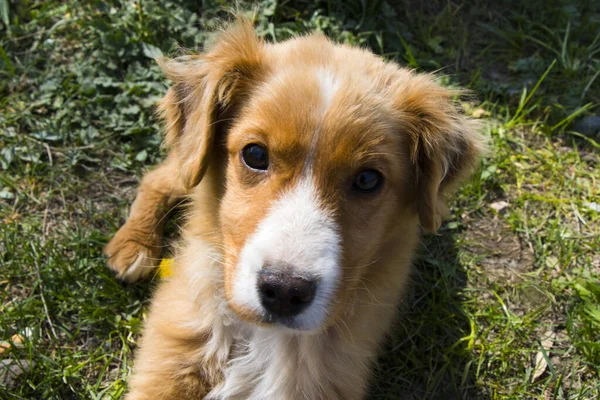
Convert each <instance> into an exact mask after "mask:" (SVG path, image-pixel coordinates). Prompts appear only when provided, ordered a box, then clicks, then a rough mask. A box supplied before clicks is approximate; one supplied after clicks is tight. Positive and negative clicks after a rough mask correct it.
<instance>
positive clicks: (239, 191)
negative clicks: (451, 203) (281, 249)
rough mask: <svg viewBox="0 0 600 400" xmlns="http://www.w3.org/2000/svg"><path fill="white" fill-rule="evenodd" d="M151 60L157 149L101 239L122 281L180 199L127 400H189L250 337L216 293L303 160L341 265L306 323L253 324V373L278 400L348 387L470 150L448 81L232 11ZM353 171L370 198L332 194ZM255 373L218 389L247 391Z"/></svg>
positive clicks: (366, 362)
mask: <svg viewBox="0 0 600 400" xmlns="http://www.w3.org/2000/svg"><path fill="white" fill-rule="evenodd" d="M160 63H161V66H162V68H163V70H164V71H165V73H166V75H167V76H168V77H169V78H170V79H171V80H172V81H173V86H172V88H171V89H169V91H168V93H167V95H166V96H165V97H164V98H163V100H162V101H161V103H160V106H159V109H160V113H161V116H162V118H163V119H164V121H165V124H166V138H165V144H166V146H167V147H168V148H169V150H170V153H169V157H168V158H167V160H166V161H165V162H164V163H163V164H162V165H161V166H159V167H158V168H157V169H156V170H154V171H153V172H150V173H149V174H148V175H147V176H146V177H145V178H144V179H143V180H142V183H141V187H140V190H139V194H138V197H137V199H136V201H135V202H134V204H133V206H132V210H131V216H130V218H129V219H128V221H127V223H126V224H125V225H124V226H123V227H122V228H121V229H120V230H119V232H118V233H117V234H116V235H115V237H114V238H113V240H112V241H111V242H110V243H109V245H108V246H107V247H106V252H107V253H108V254H109V255H110V258H109V265H110V266H111V268H113V269H114V270H115V271H117V273H118V274H119V275H120V276H122V277H125V278H126V279H127V278H129V279H131V280H135V279H137V278H139V277H140V276H143V275H145V274H146V273H147V271H149V270H150V268H147V269H143V270H141V271H143V272H136V273H131V274H128V272H127V271H128V269H129V268H130V266H131V265H132V264H133V263H134V260H135V258H136V256H137V254H138V253H139V252H140V250H142V251H145V252H146V253H148V254H149V255H150V257H147V258H148V260H147V262H148V264H149V266H153V265H155V263H152V262H151V260H152V259H155V258H158V256H159V251H158V249H159V248H160V245H161V243H162V241H161V236H162V235H161V233H162V232H161V229H162V220H163V218H164V215H165V212H166V210H167V209H168V208H169V207H171V206H172V205H173V204H175V201H176V200H177V199H178V198H181V197H183V196H189V197H190V199H191V209H190V212H189V215H188V218H187V223H186V225H185V227H184V229H183V240H182V242H183V245H182V247H181V250H180V251H179V253H178V254H177V267H176V271H175V275H174V276H173V277H172V278H170V279H167V280H165V281H164V282H162V283H161V285H160V287H159V289H158V292H157V293H156V295H155V296H154V300H153V304H152V307H151V310H150V313H149V316H148V320H147V322H146V330H145V332H144V335H143V338H142V341H141V344H140V348H139V349H138V351H137V355H136V362H135V370H134V374H133V376H132V378H131V381H130V392H129V394H128V399H149V398H160V399H187V398H190V399H192V398H204V396H206V395H207V393H209V392H210V391H211V390H213V389H215V388H217V387H220V386H219V385H223V384H225V382H224V379H225V371H226V369H227V368H228V365H229V364H228V363H231V362H235V361H236V359H237V358H238V357H241V356H242V355H243V354H245V353H244V350H243V349H244V340H251V339H248V337H249V336H248V334H247V333H244V332H247V330H248V329H258V328H252V327H256V326H259V325H261V323H260V319H259V316H257V315H254V312H253V311H252V310H247V309H245V308H244V307H243V306H241V305H238V304H236V303H235V302H234V301H233V299H232V290H233V285H232V281H233V279H235V274H236V264H237V259H238V256H239V252H240V250H241V248H242V247H243V246H244V244H245V243H246V240H247V238H248V237H249V236H250V235H251V234H252V233H253V232H254V231H255V230H256V227H257V225H258V224H259V223H260V221H261V220H262V219H263V218H264V217H265V215H266V213H267V212H268V209H269V204H270V203H271V202H273V201H274V200H276V199H278V198H279V196H281V195H282V193H284V192H285V191H286V190H287V189H288V188H291V187H294V185H295V184H296V183H297V182H298V181H299V180H300V179H301V177H302V176H303V174H305V173H306V169H305V167H306V166H307V165H309V164H310V167H311V171H312V174H313V177H314V180H315V185H316V187H317V188H318V190H319V195H320V198H321V201H322V203H323V204H322V207H323V208H324V209H326V210H328V211H330V212H331V214H332V215H334V219H335V221H336V223H337V225H338V226H339V227H340V231H341V236H342V241H343V249H342V250H343V257H342V265H341V268H342V277H341V278H340V282H339V285H338V287H337V289H336V292H335V295H334V302H333V304H332V305H331V307H330V309H329V311H328V316H327V319H326V321H325V323H323V326H322V327H321V329H320V330H319V333H314V334H311V335H307V334H290V333H281V334H279V333H277V332H276V328H270V329H273V331H269V330H268V329H269V328H267V331H265V332H275V333H273V335H280V336H269V337H272V338H275V339H273V340H274V341H275V340H277V343H278V344H275V342H274V344H273V346H274V347H273V348H277V349H279V350H278V351H277V353H275V354H273V355H271V357H272V358H273V361H272V362H273V363H278V365H280V367H279V371H280V373H279V374H278V375H277V377H273V378H270V377H268V376H266V375H265V376H262V377H259V378H260V379H262V380H263V381H264V380H265V379H266V380H268V382H266V383H264V382H263V384H265V385H270V387H271V388H272V389H273V390H275V388H276V390H277V396H276V397H274V398H279V399H288V400H292V399H328V400H329V399H360V398H362V396H363V394H364V392H365V387H366V383H367V380H368V377H369V369H370V365H371V363H372V362H373V359H374V357H375V355H376V351H377V348H378V346H379V345H380V343H381V340H382V338H383V337H384V335H385V334H386V332H387V331H388V329H389V326H390V323H391V321H392V319H393V317H394V313H395V308H396V305H397V304H398V302H399V300H400V298H401V296H402V293H403V288H404V284H405V283H406V281H407V279H408V275H409V271H410V262H411V257H412V254H413V251H414V248H415V246H416V244H417V241H418V234H419V223H420V225H421V226H422V227H423V228H424V229H426V230H429V231H436V230H437V228H438V227H439V225H440V223H441V218H442V216H443V213H444V202H443V196H444V194H445V193H447V191H448V190H449V189H450V188H451V187H453V186H454V185H455V184H456V183H457V182H458V181H460V179H461V178H463V177H464V176H465V175H466V174H468V172H469V171H470V170H471V169H472V168H473V166H474V165H475V163H476V161H477V158H478V156H479V153H480V151H481V147H482V146H481V140H480V137H479V135H478V134H477V133H476V130H475V126H474V125H473V123H472V122H471V121H469V120H468V119H467V118H465V117H464V116H462V115H460V114H459V113H458V112H457V110H456V109H455V105H454V103H453V97H454V96H455V94H456V93H454V92H452V91H450V90H448V89H445V88H442V87H441V86H439V85H438V84H437V83H436V82H435V81H434V79H433V77H432V76H430V75H419V74H415V73H414V72H412V71H408V70H405V69H402V68H400V67H398V66H397V65H395V64H391V63H386V62H384V61H382V60H381V59H379V58H378V57H376V56H374V55H373V54H371V53H369V52H367V51H365V50H361V49H356V48H351V47H346V46H338V45H334V44H332V43H331V42H330V41H328V40H327V39H326V38H324V37H322V36H319V35H312V36H308V37H303V38H297V39H293V40H290V41H288V42H284V43H282V44H275V45H271V44H265V43H263V42H261V41H260V40H258V39H257V38H256V36H255V34H254V32H253V29H252V27H251V25H250V24H249V23H248V22H246V21H238V22H237V23H236V24H234V25H233V26H232V27H231V28H229V29H228V30H227V31H225V32H224V33H223V34H222V35H221V37H220V38H219V40H218V42H217V44H216V45H215V46H214V47H213V48H212V49H211V50H209V51H208V52H206V53H204V54H201V55H198V56H189V57H186V58H184V59H176V60H162V61H161V62H160ZM323 68H325V69H327V70H329V71H332V73H333V74H335V77H336V79H337V80H338V86H339V88H338V94H337V97H336V99H337V100H336V101H334V102H332V103H331V106H330V107H328V108H327V109H321V108H320V107H319V106H318V104H319V102H320V101H321V95H322V93H321V88H320V87H319V84H318V81H317V80H315V71H318V70H319V69H323ZM250 143H259V144H262V145H264V146H265V147H266V148H268V150H269V157H270V161H271V165H270V167H269V168H270V169H269V173H268V174H256V173H255V172H252V171H249V170H248V169H247V168H246V167H245V166H244V165H243V163H242V162H241V159H240V151H241V150H242V149H243V148H244V147H245V146H246V145H247V144H250ZM365 167H368V168H376V169H378V170H380V171H381V172H382V173H383V175H384V176H385V182H384V186H383V188H382V190H381V191H380V192H379V193H377V194H376V195H373V196H365V195H361V194H357V193H353V192H351V191H349V190H348V188H349V187H350V185H351V178H352V176H353V174H354V173H355V172H356V171H358V170H360V169H361V168H365ZM134 269H136V270H138V271H140V269H139V268H134ZM268 334H269V335H270V334H271V333H268ZM286 335H287V336H286ZM248 373H249V374H250V373H254V372H251V371H249V372H248ZM249 376H250V375H249ZM259 378H256V377H254V378H253V379H251V378H248V380H247V382H246V384H247V386H248V387H241V388H237V389H235V390H233V389H232V391H230V392H227V393H230V397H228V398H232V399H234V398H235V399H237V398H240V399H242V398H249V397H251V396H257V394H256V393H257V392H253V390H254V389H253V388H252V385H254V384H258V383H257V379H259ZM260 379H259V380H260ZM242 386H243V385H242ZM236 390H237V391H236ZM256 390H260V393H263V395H264V396H266V397H268V395H267V394H268V393H269V391H268V390H267V389H264V388H258V389H256ZM231 393H233V394H231ZM253 393H254V394H253ZM253 398H254V397H253Z"/></svg>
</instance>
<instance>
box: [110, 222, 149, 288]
mask: <svg viewBox="0 0 600 400" xmlns="http://www.w3.org/2000/svg"><path fill="white" fill-rule="evenodd" d="M160 248H161V243H160V239H158V238H157V237H156V236H155V235H153V234H140V232H136V231H135V230H132V229H130V228H129V227H128V225H127V224H125V225H124V226H122V227H121V229H119V231H118V232H117V233H116V234H115V236H114V237H113V238H112V240H111V241H110V242H109V243H108V244H107V245H106V247H105V248H104V254H105V255H106V256H107V257H108V260H107V264H108V267H109V268H110V269H112V270H113V271H115V273H116V274H117V278H119V279H122V280H125V281H127V282H130V283H133V282H136V281H138V280H140V279H143V278H145V277H147V276H148V275H149V274H150V273H151V272H152V271H153V270H154V268H156V266H158V264H159V262H160Z"/></svg>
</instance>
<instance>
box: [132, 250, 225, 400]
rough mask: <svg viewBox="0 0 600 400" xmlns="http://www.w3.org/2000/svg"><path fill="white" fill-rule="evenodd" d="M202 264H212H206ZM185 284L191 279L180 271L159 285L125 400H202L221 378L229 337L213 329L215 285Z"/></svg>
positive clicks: (205, 281)
mask: <svg viewBox="0 0 600 400" xmlns="http://www.w3.org/2000/svg"><path fill="white" fill-rule="evenodd" d="M206 266H207V268H210V267H211V266H212V263H211V261H210V260H208V261H207V263H206ZM196 267H198V265H196ZM199 269H200V270H202V267H199ZM178 271H179V272H181V270H178ZM194 271H195V272H196V273H197V272H198V270H197V269H195V270H194ZM190 282H194V280H193V278H190V276H189V275H186V274H184V273H181V274H180V275H178V274H175V275H173V276H171V277H170V278H168V279H165V280H162V281H161V283H160V286H159V287H158V290H157V291H156V293H155V297H154V300H153V302H152V306H151V307H150V310H149V312H148V319H147V320H146V324H145V325H146V327H145V329H144V334H143V335H142V338H141V340H140V342H139V345H138V348H137V349H136V352H135V361H134V368H133V374H132V375H131V376H130V379H129V382H128V386H129V391H128V394H127V396H126V400H146V399H164V400H191V399H204V398H205V396H206V395H207V394H208V392H209V390H210V389H211V388H212V387H213V386H214V385H215V384H216V383H218V382H219V381H220V379H222V377H221V370H222V368H223V367H224V365H226V363H227V360H228V358H229V348H230V344H231V339H230V336H229V334H227V332H226V329H224V327H223V329H219V328H217V326H220V325H219V324H221V322H220V317H219V316H218V315H217V310H218V308H219V304H220V300H217V299H218V296H217V294H216V291H215V284H214V282H212V280H211V279H200V280H198V281H197V282H194V284H193V285H192V286H189V285H190ZM198 288H200V289H198ZM190 291H191V292H190ZM198 295H199V297H198ZM194 299H197V302H196V301H194Z"/></svg>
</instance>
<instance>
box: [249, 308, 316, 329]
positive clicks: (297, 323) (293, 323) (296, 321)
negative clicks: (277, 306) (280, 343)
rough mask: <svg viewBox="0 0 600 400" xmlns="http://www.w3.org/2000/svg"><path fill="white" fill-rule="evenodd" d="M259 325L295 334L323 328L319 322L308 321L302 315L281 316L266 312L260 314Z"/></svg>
mask: <svg viewBox="0 0 600 400" xmlns="http://www.w3.org/2000/svg"><path fill="white" fill-rule="evenodd" d="M260 325H261V326H263V327H267V328H268V329H272V330H279V331H282V332H286V333H296V334H312V333H317V332H320V331H322V330H323V327H322V325H321V324H316V323H308V322H307V321H305V320H304V319H303V318H302V316H298V317H293V318H281V317H276V316H274V315H272V314H270V313H267V312H265V313H264V314H263V315H262V320H261V323H260Z"/></svg>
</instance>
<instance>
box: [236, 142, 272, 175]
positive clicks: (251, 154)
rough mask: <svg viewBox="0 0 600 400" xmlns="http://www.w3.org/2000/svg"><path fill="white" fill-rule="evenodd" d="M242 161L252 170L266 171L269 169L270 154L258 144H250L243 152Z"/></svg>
mask: <svg viewBox="0 0 600 400" xmlns="http://www.w3.org/2000/svg"><path fill="white" fill-rule="evenodd" d="M242 159H243V160H244V163H245V164H246V166H248V167H249V168H251V169H256V170H259V171H264V170H266V169H267V168H269V153H268V152H267V149H266V148H264V147H262V146H260V145H258V144H249V145H248V146H246V147H244V149H243V150H242Z"/></svg>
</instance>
